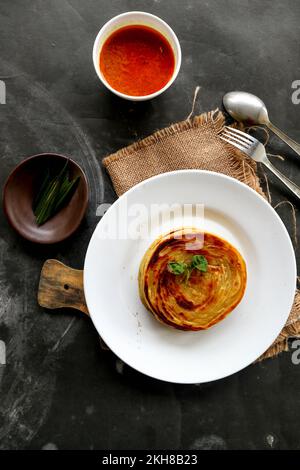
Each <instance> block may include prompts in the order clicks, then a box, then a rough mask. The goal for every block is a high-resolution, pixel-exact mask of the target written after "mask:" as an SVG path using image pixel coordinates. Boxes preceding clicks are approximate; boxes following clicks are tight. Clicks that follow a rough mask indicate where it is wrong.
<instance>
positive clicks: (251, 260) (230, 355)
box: [84, 170, 296, 383]
mask: <svg viewBox="0 0 300 470" xmlns="http://www.w3.org/2000/svg"><path fill="white" fill-rule="evenodd" d="M155 203H156V204H162V203H164V204H174V203H175V204H176V203H177V204H178V203H179V204H180V205H183V204H187V203H188V204H199V203H203V204H204V211H205V219H204V229H205V230H206V231H209V232H212V233H215V234H216V235H220V236H221V237H223V238H225V239H226V240H228V241H229V242H231V243H232V244H233V245H234V246H235V247H236V248H237V249H238V250H239V251H240V252H241V254H242V255H243V257H244V259H245V261H246V264H247V273H248V281H247V288H246V292H245V295H244V298H243V300H242V302H241V303H240V304H239V305H238V307H237V308H236V309H235V310H234V311H233V312H232V313H231V314H230V315H228V317H226V318H225V319H224V320H223V321H221V322H220V323H218V324H217V325H215V326H213V327H211V328H210V329H208V330H205V331H199V332H186V331H179V330H175V329H173V328H170V327H168V326H165V325H163V324H160V323H159V322H158V321H157V320H155V319H154V318H153V316H152V314H151V313H149V312H148V311H147V310H146V309H145V307H144V306H143V305H142V303H141V301H140V298H139V293H138V281H137V278H138V270H139V264H140V261H141V259H142V257H143V255H144V253H145V251H146V250H147V248H148V247H149V245H150V243H151V242H152V241H153V240H154V239H155V238H157V236H158V235H160V234H161V233H165V232H166V231H168V229H169V226H164V224H161V223H158V222H157V218H156V217H155V211H154V212H153V214H154V215H152V216H151V215H150V216H149V210H150V205H151V204H155ZM137 204H143V206H138V205H137ZM139 207H140V208H141V207H145V208H146V210H144V209H143V210H142V209H141V213H140V215H139V224H138V226H139V227H145V224H147V223H149V221H150V222H151V224H150V225H151V229H150V233H149V237H148V238H146V239H145V237H141V238H139V239H132V236H131V237H128V236H127V235H126V231H125V230H124V227H125V225H126V224H127V223H128V222H132V221H133V220H135V219H134V217H133V216H134V212H135V215H136V213H137V212H138V209H137V208H139ZM152 207H153V206H152ZM122 208H123V210H124V209H125V214H126V215H125V217H124V216H123V219H122V220H121V221H120V227H119V228H120V230H121V231H122V230H124V233H119V235H121V236H123V239H122V240H120V239H114V238H112V237H114V236H115V234H114V233H112V234H110V235H107V231H108V230H109V229H110V228H112V227H113V226H114V224H115V222H116V221H118V220H119V218H120V217H121V216H122V214H123V212H122V211H121V209H122ZM162 212H163V210H162ZM156 215H157V214H156ZM199 220H200V219H198V218H196V217H195V215H194V214H192V215H191V223H189V221H188V225H193V226H196V227H197V226H199ZM152 222H153V223H152ZM172 223H173V224H174V227H177V228H180V227H182V225H183V220H182V218H181V217H180V216H175V218H174V220H173V221H172ZM184 225H187V220H186V219H185V220H184ZM295 286H296V262H295V255H294V251H293V247H292V244H291V240H290V237H289V235H288V233H287V230H286V229H285V227H284V225H283V223H282V221H281V220H280V218H279V217H278V215H277V214H276V212H275V211H274V210H273V209H272V207H271V206H270V205H269V204H268V203H267V202H266V201H265V200H264V199H263V198H262V197H260V196H259V195H258V194H257V193H256V192H255V191H253V190H252V189H250V188H249V187H248V186H246V185H244V184H242V183H240V182H238V181H236V180H234V179H232V178H229V177H227V176H224V175H220V174H217V173H213V172H207V171H199V170H185V171H176V172H171V173H165V174H163V175H159V176H156V177H154V178H150V179H149V180H146V181H144V182H142V183H140V184H138V185H137V186H135V187H134V188H132V189H131V190H129V191H128V192H127V193H126V194H124V195H123V196H122V197H120V198H119V199H118V200H117V201H116V202H115V203H114V204H113V206H112V207H111V208H110V209H109V210H108V211H107V213H106V214H105V215H104V216H103V217H102V219H101V221H100V222H99V224H98V226H97V227H96V230H95V232H94V234H93V236H92V239H91V241H90V244H89V247H88V251H87V255H86V259H85V265H84V290H85V296H86V301H87V305H88V309H89V312H90V315H91V318H92V320H93V322H94V325H95V327H96V328H97V330H98V332H99V335H100V336H101V337H102V338H103V340H104V341H105V343H106V344H107V345H108V346H109V347H110V348H111V349H112V351H113V352H114V353H115V354H116V355H117V356H119V357H120V358H121V359H122V360H123V361H124V362H126V363H127V364H129V365H130V366H131V367H133V368H135V369H136V370H138V371H140V372H142V373H144V374H147V375H149V376H151V377H155V378H157V379H161V380H166V381H169V382H176V383H202V382H208V381H212V380H216V379H220V378H222V377H226V376H228V375H230V374H233V373H235V372H237V371H239V370H241V369H243V368H244V367H246V366H247V365H249V364H251V363H252V362H253V361H255V359H257V358H258V357H259V356H260V355H261V354H262V353H263V352H264V351H265V350H266V349H267V348H268V347H269V346H270V345H271V344H272V342H273V341H274V340H275V338H276V337H277V335H278V334H279V332H280V331H281V329H282V327H283V326H284V324H285V322H286V320H287V317H288V315H289V312H290V309H291V306H292V303H293V299H294V294H295Z"/></svg>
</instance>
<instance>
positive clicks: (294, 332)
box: [103, 109, 300, 362]
mask: <svg viewBox="0 0 300 470" xmlns="http://www.w3.org/2000/svg"><path fill="white" fill-rule="evenodd" d="M224 125H225V117H224V115H223V113H222V112H221V111H219V109H215V110H214V111H210V112H208V113H203V114H200V115H199V116H195V117H193V118H189V119H187V120H184V121H181V122H178V123H175V124H172V125H171V126H169V127H167V128H164V129H160V130H158V131H156V132H155V133H153V134H152V135H150V136H148V137H145V138H144V139H142V140H139V141H137V142H134V143H133V144H131V145H129V146H128V147H125V148H122V149H120V150H118V151H117V152H116V153H114V154H112V155H110V156H108V157H105V158H104V159H103V165H104V167H106V168H108V167H109V165H110V163H112V162H115V161H117V160H119V159H123V158H130V156H131V155H133V154H134V153H136V152H138V151H139V150H141V149H143V148H145V147H148V146H151V145H155V144H156V143H158V142H160V141H161V140H163V139H165V138H167V137H171V136H173V135H174V134H178V133H182V132H186V131H189V130H190V129H193V128H197V127H205V126H207V127H209V129H210V130H212V129H213V130H214V131H215V133H216V134H220V133H221V132H222V130H223V128H224ZM228 151H229V159H230V164H231V165H232V168H233V170H234V172H235V174H236V178H237V179H238V180H240V181H242V182H243V183H245V184H247V185H249V186H250V187H251V188H253V189H254V190H255V191H257V192H258V193H259V194H260V195H261V196H263V197H264V198H265V199H267V200H268V197H267V195H266V194H265V193H264V191H263V189H262V187H261V184H260V181H259V177H258V175H257V166H256V163H255V162H254V161H253V160H250V159H249V158H247V157H245V156H244V155H243V154H241V153H240V152H238V151H236V150H235V149H233V147H232V146H231V145H229V144H228ZM241 163H242V168H241ZM113 183H114V181H113ZM114 187H115V190H116V192H117V194H118V195H121V194H122V192H119V191H118V187H116V185H115V184H114ZM293 312H294V313H293ZM291 317H292V318H291ZM297 336H300V292H299V291H298V290H297V291H296V295H295V301H294V304H293V308H292V312H291V315H290V317H289V319H288V321H287V324H286V325H285V327H284V328H283V329H282V331H281V333H280V334H279V336H278V337H277V338H276V340H275V341H274V343H273V344H272V345H271V346H270V348H269V349H267V351H266V352H265V353H264V354H262V355H261V356H260V357H259V358H258V359H257V361H256V362H259V361H262V360H264V359H268V358H272V357H275V356H277V355H278V354H279V353H281V352H283V351H288V339H289V338H292V337H297Z"/></svg>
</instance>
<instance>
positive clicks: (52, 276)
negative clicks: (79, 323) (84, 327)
mask: <svg viewBox="0 0 300 470" xmlns="http://www.w3.org/2000/svg"><path fill="white" fill-rule="evenodd" d="M38 303H39V305H40V306H41V307H45V308H49V309H57V308H66V307H67V308H74V309H76V310H80V311H81V312H83V313H85V314H86V315H87V316H88V317H89V316H90V315H89V311H88V308H87V305H86V302H85V297H84V290H83V271H82V270H80V269H73V268H70V267H69V266H66V265H65V264H63V263H61V262H60V261H57V260H56V259H48V260H47V261H45V263H44V265H43V268H42V271H41V276H40V282H39V288H38ZM99 339H100V346H101V348H102V349H103V350H105V351H110V349H109V347H108V346H107V345H106V344H105V343H104V341H103V339H102V338H101V337H100V336H99Z"/></svg>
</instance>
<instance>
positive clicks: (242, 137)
mask: <svg viewBox="0 0 300 470" xmlns="http://www.w3.org/2000/svg"><path fill="white" fill-rule="evenodd" d="M223 134H224V135H225V136H227V137H229V136H230V137H232V138H234V139H237V140H238V141H240V142H244V143H245V144H246V145H247V146H250V145H252V144H253V142H252V141H251V140H248V139H246V138H245V137H244V136H241V135H240V134H236V133H235V132H231V131H229V130H228V128H225V129H224V131H223Z"/></svg>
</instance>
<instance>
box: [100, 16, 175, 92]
mask: <svg viewBox="0 0 300 470" xmlns="http://www.w3.org/2000/svg"><path fill="white" fill-rule="evenodd" d="M174 66H175V58H174V53H173V50H172V47H171V46H170V44H169V42H168V41H167V39H165V37H164V36H163V35H162V34H161V33H159V32H158V31H156V30H155V29H153V28H150V27H148V26H142V25H132V26H124V27H123V28H120V29H118V30H117V31H115V32H114V33H112V34H111V36H109V37H108V39H106V41H105V43H104V45H103V47H102V50H101V53H100V70H101V72H102V73H103V75H104V77H105V79H106V81H107V82H108V83H109V85H110V86H111V87H112V88H114V89H115V90H117V91H119V92H121V93H124V94H126V95H132V96H145V95H150V94H151V93H154V92H156V91H158V90H160V89H161V88H163V87H164V86H165V85H166V84H167V83H168V81H169V80H170V78H171V77H172V75H173V72H174Z"/></svg>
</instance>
